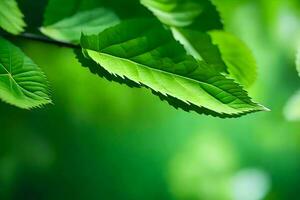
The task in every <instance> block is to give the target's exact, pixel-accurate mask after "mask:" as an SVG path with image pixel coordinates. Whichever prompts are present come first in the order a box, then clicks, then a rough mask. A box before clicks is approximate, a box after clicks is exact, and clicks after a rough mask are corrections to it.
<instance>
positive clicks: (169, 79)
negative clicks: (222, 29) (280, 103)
mask: <svg viewBox="0 0 300 200" xmlns="http://www.w3.org/2000/svg"><path fill="white" fill-rule="evenodd" d="M81 45H82V48H83V51H84V53H85V55H86V57H87V58H89V59H91V60H93V61H95V62H96V63H98V64H99V67H100V66H102V67H103V68H104V69H105V70H106V71H107V72H109V73H110V74H112V75H116V76H119V77H121V78H128V79H129V80H131V81H134V82H135V83H138V84H140V85H142V86H145V87H148V88H151V89H152V90H153V91H154V92H155V93H156V94H160V96H161V97H163V98H164V99H167V100H168V99H169V97H170V99H171V100H170V99H169V102H174V101H173V100H174V99H175V100H176V101H179V102H181V103H182V104H184V105H190V107H189V108H188V109H186V108H183V109H185V110H190V109H192V110H196V109H194V107H196V108H203V109H198V111H199V110H202V111H203V112H204V111H205V112H204V113H209V114H211V113H213V114H215V115H218V116H226V117H228V116H239V115H242V114H246V113H249V112H255V111H262V110H266V109H265V108H264V107H263V106H261V105H258V104H256V103H254V102H252V101H251V99H250V98H249V97H248V95H247V93H246V92H245V91H244V90H243V89H242V87H240V86H239V85H238V84H236V83H235V82H234V81H232V80H230V79H226V78H225V77H224V76H223V75H221V74H220V73H218V72H216V71H215V70H213V69H211V68H210V67H209V66H207V65H206V64H205V63H203V62H197V61H196V60H195V59H194V58H193V57H192V56H188V55H186V52H185V50H184V48H183V47H182V46H181V45H180V44H179V43H178V42H176V41H175V40H174V39H173V37H172V34H171V32H169V31H167V30H166V29H164V28H163V27H162V26H161V25H160V24H159V23H158V22H156V21H153V20H130V21H125V22H123V23H121V24H119V25H117V26H115V27H112V28H109V29H106V30H105V31H103V32H102V33H100V34H99V35H93V36H83V37H82V39H81ZM176 107H181V106H180V105H179V104H176Z"/></svg>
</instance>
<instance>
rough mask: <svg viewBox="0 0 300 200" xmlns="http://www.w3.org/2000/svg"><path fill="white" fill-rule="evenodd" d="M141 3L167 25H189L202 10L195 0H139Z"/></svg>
mask: <svg viewBox="0 0 300 200" xmlns="http://www.w3.org/2000/svg"><path fill="white" fill-rule="evenodd" d="M141 3H142V4H143V5H145V6H146V7H147V8H148V9H149V10H151V11H152V12H153V14H154V15H155V16H157V17H158V19H159V20H161V21H162V22H163V23H165V24H167V25H169V26H178V27H185V26H189V25H191V24H192V23H193V22H194V20H195V18H197V17H198V16H199V15H200V13H201V12H202V7H201V4H199V1H197V0H185V1H178V0H171V1H163V0H141Z"/></svg>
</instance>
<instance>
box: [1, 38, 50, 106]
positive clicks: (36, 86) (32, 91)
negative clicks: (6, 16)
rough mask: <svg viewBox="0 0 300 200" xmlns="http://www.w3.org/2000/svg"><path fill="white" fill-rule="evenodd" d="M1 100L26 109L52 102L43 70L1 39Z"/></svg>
mask: <svg viewBox="0 0 300 200" xmlns="http://www.w3.org/2000/svg"><path fill="white" fill-rule="evenodd" d="M0 99H2V100H3V101H5V102H7V103H10V104H13V105H15V106H18V107H20V108H24V109H29V108H33V107H39V106H41V105H43V104H48V103H50V102H51V100H50V98H49V96H48V86H47V80H46V77H45V75H44V73H43V72H42V71H41V69H40V68H39V67H38V66H37V65H36V64H34V63H33V61H32V60H31V59H30V58H28V57H27V56H25V55H24V53H23V52H22V51H21V50H20V49H19V48H17V47H16V46H14V45H13V44H11V43H10V42H8V41H7V40H5V39H3V38H1V37H0Z"/></svg>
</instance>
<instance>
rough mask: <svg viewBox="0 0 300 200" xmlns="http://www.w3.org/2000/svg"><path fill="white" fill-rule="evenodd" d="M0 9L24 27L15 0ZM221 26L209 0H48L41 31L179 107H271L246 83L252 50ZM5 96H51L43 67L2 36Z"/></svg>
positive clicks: (90, 63)
mask: <svg viewBox="0 0 300 200" xmlns="http://www.w3.org/2000/svg"><path fill="white" fill-rule="evenodd" d="M62 5H63V6H62ZM0 16H1V18H0V27H2V28H3V29H4V30H5V31H7V32H9V33H11V34H21V33H22V32H23V31H24V27H25V22H24V21H23V14H22V13H21V11H20V9H19V8H18V5H17V3H16V2H15V0H2V1H1V2H0ZM30 26H31V25H30ZM33 29H34V28H33ZM36 29H37V28H36ZM223 29H224V28H223V23H222V19H221V17H220V15H219V13H218V11H217V8H216V7H215V6H214V4H213V3H212V2H211V1H210V0H168V1H167V0H140V1H139V0H128V1H124V0H112V1H101V0H49V2H48V4H47V6H46V8H45V14H44V20H43V25H42V27H41V28H39V30H40V33H39V34H43V35H45V36H47V37H48V38H50V39H51V40H53V41H55V42H60V43H62V44H68V47H74V50H75V51H74V52H75V54H76V57H77V58H78V60H79V61H80V62H81V64H82V65H83V66H85V67H88V68H89V69H90V71H91V72H92V73H94V74H97V75H99V76H100V77H103V78H106V79H108V80H110V81H116V82H119V83H122V84H126V85H128V86H130V87H146V88H149V89H150V90H151V91H152V92H153V94H155V95H157V96H159V97H160V98H161V99H162V100H166V101H167V102H168V103H169V104H170V105H172V106H174V107H176V108H181V109H183V110H186V111H191V110H193V111H196V112H198V113H201V114H202V113H204V114H208V115H213V116H218V117H238V116H241V115H244V114H247V113H252V112H257V111H265V110H267V109H266V108H265V107H263V106H262V105H260V104H258V103H255V102H253V101H252V99H251V98H250V97H249V96H248V93H247V92H246V91H245V89H244V88H248V87H250V86H251V85H252V84H253V83H254V81H255V79H256V63H255V59H254V58H253V56H252V54H251V51H250V50H249V49H248V47H247V46H246V45H245V44H244V43H243V42H242V41H241V40H239V39H238V38H236V37H235V36H234V35H232V34H230V33H228V32H226V31H224V30H223ZM28 30H30V31H31V30H32V27H30V29H29V28H28ZM26 31H27V30H26ZM33 32H36V31H35V30H33ZM0 98H1V99H3V100H4V101H6V102H8V103H11V104H13V105H16V106H19V107H21V108H32V107H37V106H40V105H43V104H46V103H50V102H51V100H50V98H49V95H48V88H47V81H46V78H45V76H44V74H43V73H42V72H41V70H40V68H39V67H38V66H36V65H35V64H34V63H33V61H31V60H30V59H29V58H28V57H26V56H25V55H24V54H23V53H22V52H21V51H20V50H19V49H18V48H17V47H15V46H14V45H13V44H11V43H10V42H8V41H7V40H6V39H4V38H1V39H0Z"/></svg>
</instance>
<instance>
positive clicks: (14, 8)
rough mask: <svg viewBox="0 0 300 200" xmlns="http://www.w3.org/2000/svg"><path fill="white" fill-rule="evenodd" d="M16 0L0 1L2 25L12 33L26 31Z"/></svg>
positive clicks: (0, 25)
mask: <svg viewBox="0 0 300 200" xmlns="http://www.w3.org/2000/svg"><path fill="white" fill-rule="evenodd" d="M23 17H24V16H23V14H22V12H21V11H20V9H19V7H18V4H17V2H16V1H15V0H1V1H0V27H1V28H3V29H4V30H5V31H7V32H9V33H11V34H15V35H17V34H19V33H21V32H23V31H24V27H25V26H26V24H25V22H24V20H23Z"/></svg>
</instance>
